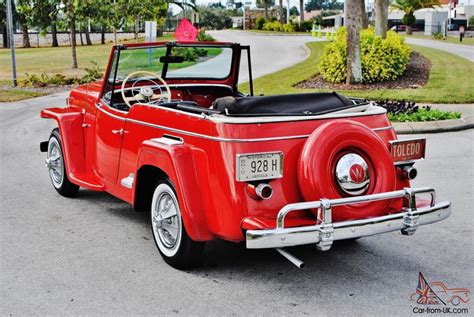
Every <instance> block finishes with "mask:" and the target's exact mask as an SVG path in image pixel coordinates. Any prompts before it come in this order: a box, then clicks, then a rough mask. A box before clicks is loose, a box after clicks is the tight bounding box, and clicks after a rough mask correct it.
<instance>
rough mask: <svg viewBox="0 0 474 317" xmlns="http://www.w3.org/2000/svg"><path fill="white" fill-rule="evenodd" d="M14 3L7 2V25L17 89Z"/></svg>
mask: <svg viewBox="0 0 474 317" xmlns="http://www.w3.org/2000/svg"><path fill="white" fill-rule="evenodd" d="M12 1H13V0H7V23H8V43H9V45H10V53H11V56H12V79H13V87H16V86H17V81H16V61H15V41H14V40H13V12H12Z"/></svg>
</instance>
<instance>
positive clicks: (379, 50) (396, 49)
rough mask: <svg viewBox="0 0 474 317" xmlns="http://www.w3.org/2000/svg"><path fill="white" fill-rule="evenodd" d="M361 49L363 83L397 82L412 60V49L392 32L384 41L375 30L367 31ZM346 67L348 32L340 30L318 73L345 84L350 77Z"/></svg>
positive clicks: (325, 53)
mask: <svg viewBox="0 0 474 317" xmlns="http://www.w3.org/2000/svg"><path fill="white" fill-rule="evenodd" d="M360 47H361V62H362V82H363V83H373V82H381V81H388V80H394V79H396V78H398V77H400V76H401V75H403V73H404V72H405V69H406V67H407V65H408V63H409V61H410V48H409V47H408V46H407V45H406V44H405V42H404V39H403V38H402V37H401V36H399V35H397V34H396V33H395V32H393V31H389V32H387V38H386V39H382V38H381V37H380V36H375V32H374V30H373V29H372V28H368V29H365V30H363V31H362V33H361V40H360ZM346 64H347V51H346V29H345V28H340V29H339V30H338V31H337V34H336V40H335V41H334V42H332V43H330V44H328V45H326V47H325V49H324V53H323V55H322V57H321V61H320V63H319V70H320V72H321V75H322V76H323V78H324V79H325V80H326V81H329V82H333V83H342V82H344V81H345V80H346V76H347V69H346Z"/></svg>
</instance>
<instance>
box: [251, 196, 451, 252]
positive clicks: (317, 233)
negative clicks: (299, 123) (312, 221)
mask: <svg viewBox="0 0 474 317" xmlns="http://www.w3.org/2000/svg"><path fill="white" fill-rule="evenodd" d="M417 194H429V195H430V196H431V203H430V205H429V206H426V207H422V208H418V209H417V208H416V195H417ZM400 197H407V198H408V202H409V208H405V209H404V210H402V211H400V212H399V213H395V214H390V215H386V216H381V217H375V218H368V219H360V220H351V221H343V222H334V223H333V222H332V219H331V218H332V217H331V207H334V206H341V205H350V204H357V203H363V202H370V201H377V200H386V199H394V198H400ZM435 199H436V198H435V191H434V189H432V188H405V189H404V190H399V191H393V192H387V193H381V194H374V195H366V196H358V197H350V198H340V199H331V200H329V199H321V200H319V201H311V202H303V203H295V204H289V205H286V206H285V207H283V208H282V209H281V210H280V211H279V213H278V216H277V220H276V228H275V229H269V230H247V233H246V243H247V248H248V249H265V248H283V247H290V246H295V245H303V244H311V243H315V244H316V247H317V248H318V250H321V251H326V250H329V249H330V248H331V246H332V243H333V241H335V240H345V239H352V238H359V237H365V236H371V235H376V234H380V233H385V232H391V231H397V230H401V232H402V234H404V235H412V234H414V233H415V231H416V229H417V228H418V227H419V226H423V225H427V224H430V223H434V222H437V221H441V220H444V219H446V218H448V217H449V215H450V214H451V203H450V202H449V201H444V202H440V203H436V202H435ZM305 209H318V219H319V221H318V222H319V223H320V224H318V225H314V226H304V227H292V228H285V225H284V223H285V217H286V215H288V213H290V212H292V211H295V210H305Z"/></svg>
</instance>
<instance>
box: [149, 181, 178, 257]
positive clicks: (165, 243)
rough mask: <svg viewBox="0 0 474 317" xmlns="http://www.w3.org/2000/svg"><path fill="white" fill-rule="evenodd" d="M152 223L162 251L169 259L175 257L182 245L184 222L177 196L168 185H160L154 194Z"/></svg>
mask: <svg viewBox="0 0 474 317" xmlns="http://www.w3.org/2000/svg"><path fill="white" fill-rule="evenodd" d="M151 222H152V229H153V236H154V238H155V241H156V244H157V245H158V248H159V249H160V251H161V252H162V253H163V254H164V255H165V256H167V257H172V256H174V255H175V254H176V253H177V252H178V249H179V245H180V243H181V236H182V221H181V212H180V209H179V204H178V200H177V199H176V195H175V193H174V191H173V189H172V188H171V186H169V185H168V184H166V183H161V184H159V185H158V187H156V189H155V192H154V194H153V200H152V205H151Z"/></svg>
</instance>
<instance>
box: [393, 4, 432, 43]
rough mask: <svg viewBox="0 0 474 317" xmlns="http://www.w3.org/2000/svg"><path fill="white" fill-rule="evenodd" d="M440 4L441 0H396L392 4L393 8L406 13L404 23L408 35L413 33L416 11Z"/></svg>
mask: <svg viewBox="0 0 474 317" xmlns="http://www.w3.org/2000/svg"><path fill="white" fill-rule="evenodd" d="M439 5H440V1H439V0H394V1H393V2H392V3H391V4H390V6H391V7H392V8H393V9H396V10H400V11H403V12H404V13H405V15H404V16H403V18H402V23H403V24H405V25H406V33H407V35H411V34H412V33H413V31H412V27H413V25H414V24H415V23H416V17H415V11H418V10H420V9H427V8H435V7H437V6H439Z"/></svg>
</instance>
